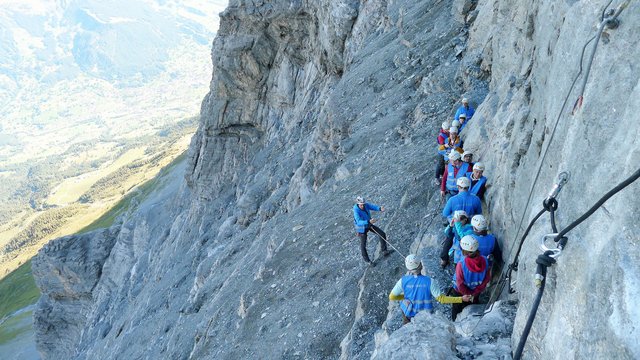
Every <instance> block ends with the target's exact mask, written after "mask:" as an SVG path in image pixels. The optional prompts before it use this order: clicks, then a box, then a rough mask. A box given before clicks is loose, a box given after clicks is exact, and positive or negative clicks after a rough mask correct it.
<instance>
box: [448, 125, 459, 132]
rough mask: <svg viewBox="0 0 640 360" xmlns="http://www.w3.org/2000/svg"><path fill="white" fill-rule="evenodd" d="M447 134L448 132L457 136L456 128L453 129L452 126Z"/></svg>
mask: <svg viewBox="0 0 640 360" xmlns="http://www.w3.org/2000/svg"><path fill="white" fill-rule="evenodd" d="M449 132H450V133H456V134H457V133H458V128H457V127H455V126H452V127H450V128H449Z"/></svg>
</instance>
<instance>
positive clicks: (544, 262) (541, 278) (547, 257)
mask: <svg viewBox="0 0 640 360" xmlns="http://www.w3.org/2000/svg"><path fill="white" fill-rule="evenodd" d="M638 178H640V168H638V170H636V172H635V173H633V174H632V175H631V176H629V177H628V178H627V179H625V180H624V181H622V182H621V183H620V184H618V185H617V186H615V187H614V188H613V189H611V190H609V191H608V192H607V193H606V194H604V195H603V196H602V197H601V198H600V199H599V200H598V201H597V202H596V203H595V204H593V206H591V207H590V208H589V210H587V211H586V212H585V213H584V214H582V216H580V217H579V218H578V219H576V220H575V221H573V222H572V223H571V224H569V225H568V226H567V227H566V228H564V229H563V230H562V231H561V232H559V233H558V235H556V236H555V238H554V241H555V242H558V241H562V240H563V239H564V245H566V242H567V240H566V239H567V238H566V237H565V235H566V234H567V233H568V232H569V231H571V230H573V229H574V228H575V227H576V226H578V225H580V224H581V223H582V222H584V221H585V220H586V219H588V218H589V217H590V216H591V215H593V213H594V212H596V210H598V208H599V207H600V206H602V204H604V203H605V202H607V200H609V199H610V198H611V197H612V196H613V195H615V194H617V193H618V192H620V191H622V190H623V189H624V188H626V187H627V186H629V185H631V184H632V183H633V182H634V181H636V180H638ZM555 231H556V229H554V232H555ZM563 247H564V246H563ZM553 254H554V252H553V251H545V252H544V254H541V255H539V256H538V258H537V259H536V263H537V264H538V268H537V271H536V283H537V285H538V293H537V294H536V298H535V300H534V302H533V305H532V307H531V311H530V312H529V318H528V319H527V323H526V325H525V327H524V329H523V331H522V335H521V336H520V341H519V342H518V348H517V349H516V352H515V354H514V356H513V359H514V360H518V359H520V357H521V356H522V351H523V349H524V346H525V344H526V342H527V338H528V337H529V332H530V331H531V327H532V326H533V321H534V319H535V317H536V314H537V312H538V307H539V306H540V300H541V299H542V293H543V292H544V285H545V279H546V276H547V268H548V267H550V266H552V265H553V264H555V262H556V260H555V259H554V258H553V257H551V255H553Z"/></svg>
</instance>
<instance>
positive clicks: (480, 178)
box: [467, 162, 487, 200]
mask: <svg viewBox="0 0 640 360" xmlns="http://www.w3.org/2000/svg"><path fill="white" fill-rule="evenodd" d="M483 173H484V164H483V163H481V162H477V163H475V164H474V165H473V171H472V172H470V173H467V177H468V178H469V180H471V185H470V186H469V192H470V193H472V194H473V195H475V196H477V197H479V198H480V200H482V199H483V198H484V191H485V190H486V184H487V177H486V176H484V175H482V174H483Z"/></svg>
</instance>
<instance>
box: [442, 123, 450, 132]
mask: <svg viewBox="0 0 640 360" xmlns="http://www.w3.org/2000/svg"><path fill="white" fill-rule="evenodd" d="M447 129H449V122H448V121H445V122H443V123H442V130H447Z"/></svg>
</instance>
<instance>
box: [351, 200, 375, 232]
mask: <svg viewBox="0 0 640 360" xmlns="http://www.w3.org/2000/svg"><path fill="white" fill-rule="evenodd" d="M371 210H373V211H380V206H378V205H373V204H369V203H365V204H364V210H360V208H359V207H358V204H355V205H353V226H355V228H356V232H358V233H360V234H364V232H365V231H366V230H367V228H368V227H369V220H371Z"/></svg>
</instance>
